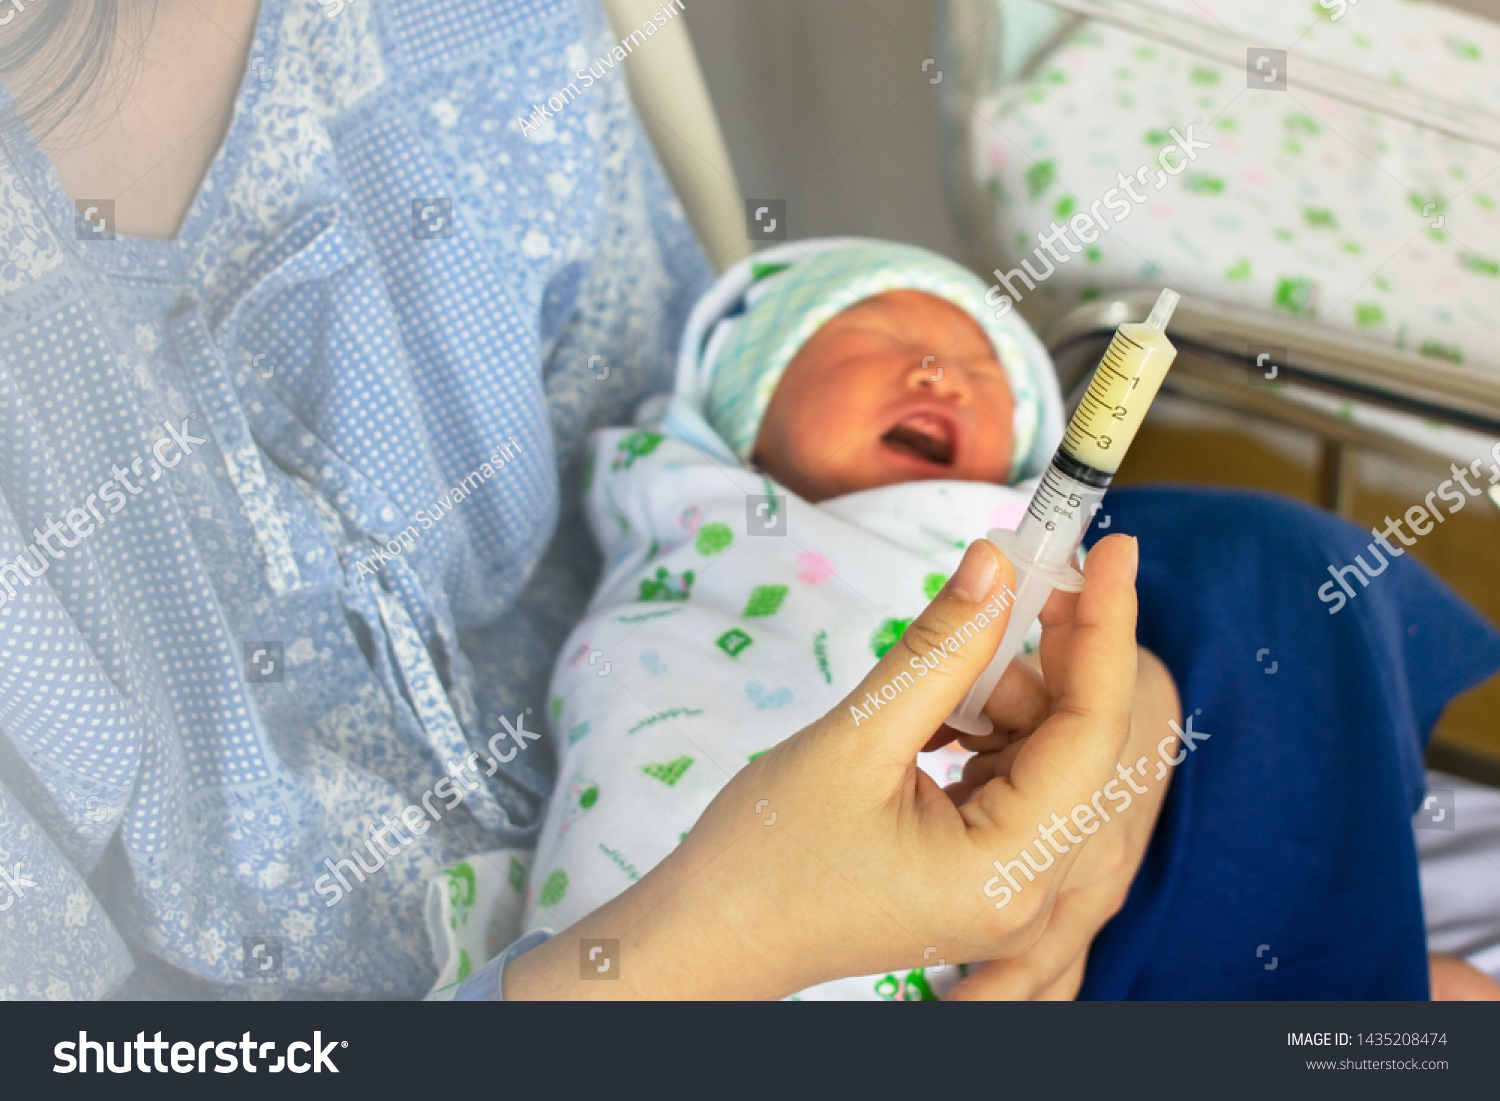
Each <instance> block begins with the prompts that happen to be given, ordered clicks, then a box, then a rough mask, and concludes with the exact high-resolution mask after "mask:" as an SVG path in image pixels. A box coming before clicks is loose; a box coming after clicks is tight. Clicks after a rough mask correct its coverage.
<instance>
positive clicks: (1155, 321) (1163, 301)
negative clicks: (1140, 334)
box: [1146, 289, 1182, 332]
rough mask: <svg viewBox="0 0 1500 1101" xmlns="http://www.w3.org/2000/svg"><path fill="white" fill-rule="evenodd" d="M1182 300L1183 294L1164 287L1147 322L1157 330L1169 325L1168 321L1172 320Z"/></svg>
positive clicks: (1159, 330)
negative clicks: (1174, 311)
mask: <svg viewBox="0 0 1500 1101" xmlns="http://www.w3.org/2000/svg"><path fill="white" fill-rule="evenodd" d="M1180 301H1182V295H1180V294H1178V293H1177V292H1176V291H1174V290H1167V289H1163V290H1162V292H1161V294H1160V295H1159V296H1158V297H1157V299H1156V305H1155V306H1153V307H1152V308H1151V316H1150V317H1148V318H1146V324H1147V325H1148V326H1150V327H1151V328H1153V329H1155V330H1156V331H1157V332H1161V331H1162V330H1163V329H1165V328H1166V327H1167V322H1168V321H1171V320H1172V311H1173V310H1175V309H1177V303H1178V302H1180Z"/></svg>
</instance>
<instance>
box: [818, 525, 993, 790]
mask: <svg viewBox="0 0 1500 1101" xmlns="http://www.w3.org/2000/svg"><path fill="white" fill-rule="evenodd" d="M1014 586H1015V571H1014V570H1013V569H1011V565H1010V562H1009V561H1007V560H1006V558H1005V556H1004V555H1003V554H1001V553H1000V550H999V548H997V547H996V546H995V545H994V544H993V543H991V542H989V541H988V540H986V539H976V540H975V541H974V542H972V543H970V544H969V549H968V550H967V551H965V552H964V557H963V561H962V562H960V563H959V566H958V570H957V571H956V572H955V573H954V574H953V576H952V577H951V578H949V579H948V583H947V584H946V585H944V586H943V589H942V591H941V592H939V593H938V595H937V596H936V597H935V598H934V599H933V601H932V603H931V604H929V605H927V607H926V608H925V609H924V610H923V612H922V614H921V615H919V616H918V617H917V618H916V619H914V620H912V622H911V624H910V625H909V626H908V627H907V628H906V630H905V631H904V632H903V633H902V635H901V637H900V638H899V639H898V640H897V641H896V644H895V645H894V646H892V647H891V648H890V650H888V651H887V652H886V654H885V656H884V657H883V658H881V659H880V661H879V662H878V663H877V664H876V666H875V667H874V668H873V669H871V670H870V672H869V673H868V674H866V676H865V678H864V680H862V681H860V683H859V686H858V687H857V688H855V689H854V691H853V692H851V693H850V694H849V695H848V696H847V697H845V699H844V701H843V703H842V704H840V705H839V707H838V709H837V710H836V711H835V712H833V713H832V714H831V715H830V716H829V722H830V724H831V725H832V726H834V727H835V728H836V729H839V730H840V731H841V734H847V735H848V736H852V737H857V738H858V739H859V740H860V746H861V755H862V757H864V759H866V760H868V761H869V762H870V763H872V764H874V765H875V766H876V767H877V768H881V767H885V766H894V767H899V768H905V767H906V766H908V765H910V764H911V762H912V760H913V758H914V757H915V756H916V754H917V752H918V751H919V750H921V748H922V747H923V746H924V745H925V744H926V743H927V740H928V739H929V738H930V737H931V736H932V733H933V732H934V731H935V730H937V728H938V727H939V726H941V725H942V724H943V721H944V720H945V719H947V717H948V716H949V714H951V713H952V711H953V709H954V708H955V707H957V706H958V704H959V702H960V701H961V700H962V699H963V698H964V694H965V693H966V692H968V690H969V688H970V686H971V685H972V684H973V683H974V681H975V680H977V679H978V677H979V674H980V673H981V672H983V671H984V667H985V666H986V665H987V664H989V661H990V659H991V658H992V657H994V656H995V649H996V647H998V646H999V645H1000V639H1001V637H1002V636H1003V635H1004V634H1005V625H1006V624H1007V623H1008V622H1009V621H1010V611H1009V609H1010V607H1011V605H1012V603H1013V602H1014Z"/></svg>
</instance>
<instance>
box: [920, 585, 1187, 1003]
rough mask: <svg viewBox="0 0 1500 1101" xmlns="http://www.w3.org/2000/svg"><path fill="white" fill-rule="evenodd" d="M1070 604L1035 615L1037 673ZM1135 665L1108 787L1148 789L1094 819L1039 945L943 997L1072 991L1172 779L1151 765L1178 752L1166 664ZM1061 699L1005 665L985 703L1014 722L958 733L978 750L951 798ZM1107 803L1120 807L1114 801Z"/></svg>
mask: <svg viewBox="0 0 1500 1101" xmlns="http://www.w3.org/2000/svg"><path fill="white" fill-rule="evenodd" d="M1076 600H1077V598H1076V597H1074V596H1072V595H1071V594H1067V593H1061V592H1059V593H1056V594H1054V596H1053V599H1052V601H1051V602H1049V604H1048V606H1047V608H1046V609H1045V610H1044V611H1043V612H1042V616H1041V619H1042V626H1043V629H1044V634H1043V636H1042V637H1043V643H1042V649H1041V658H1042V663H1041V668H1043V669H1045V668H1047V667H1048V666H1049V665H1051V666H1052V667H1053V668H1054V669H1055V668H1056V663H1057V661H1058V660H1059V658H1060V657H1061V655H1062V653H1063V652H1064V651H1065V647H1066V642H1065V638H1066V633H1067V631H1068V630H1069V629H1070V624H1071V622H1072V614H1073V605H1074V604H1075V603H1076ZM1034 656H1035V655H1033V657H1034ZM1026 660H1028V661H1029V660H1030V659H1026ZM1136 669H1137V673H1136V688H1135V702H1134V706H1133V708H1132V713H1131V722H1130V739H1129V741H1128V742H1127V744H1126V747H1125V752H1124V754H1123V755H1122V757H1121V764H1119V765H1118V766H1116V768H1117V770H1118V771H1119V772H1124V771H1125V770H1128V774H1127V775H1124V776H1120V775H1117V780H1118V781H1120V783H1119V786H1117V787H1116V789H1115V790H1116V791H1119V792H1122V793H1123V792H1124V791H1126V790H1130V788H1129V784H1128V783H1126V781H1130V780H1133V781H1135V786H1136V787H1145V788H1146V792H1145V794H1141V793H1139V792H1133V793H1132V802H1131V804H1130V805H1129V807H1127V808H1126V809H1125V811H1124V812H1123V813H1115V814H1114V815H1113V817H1112V818H1111V820H1110V821H1108V822H1102V823H1100V825H1099V826H1098V829H1097V832H1096V833H1095V834H1094V835H1093V836H1092V837H1090V838H1089V843H1088V844H1087V845H1086V846H1084V849H1083V851H1082V852H1081V853H1080V854H1079V856H1078V860H1077V862H1076V863H1075V864H1074V865H1073V867H1072V869H1071V870H1069V872H1068V877H1067V880H1066V882H1064V884H1063V887H1062V890H1061V891H1060V892H1059V893H1058V896H1057V902H1056V904H1055V905H1054V906H1053V908H1052V915H1051V917H1050V919H1049V920H1048V922H1047V927H1046V929H1045V930H1043V932H1042V935H1041V936H1040V937H1039V938H1038V939H1037V942H1036V943H1035V944H1034V945H1032V947H1031V948H1030V949H1028V950H1027V951H1026V952H1024V953H1022V954H1021V955H1019V956H1016V957H1013V958H1011V959H1006V960H993V961H991V962H989V963H987V964H984V965H982V966H981V967H979V968H978V969H977V970H975V971H973V972H972V973H971V974H970V975H969V976H968V977H967V978H966V979H964V980H963V981H962V982H960V983H959V984H958V985H957V986H955V987H954V988H953V989H952V990H951V991H949V992H948V994H947V995H946V997H947V998H948V999H949V1000H952V1001H969V1000H979V999H984V1000H993V1001H1026V1000H1033V1001H1061V1000H1068V999H1071V998H1074V997H1077V995H1078V990H1079V987H1080V986H1081V985H1082V983H1083V972H1084V965H1085V964H1086V963H1087V961H1088V950H1089V946H1090V945H1091V944H1092V943H1093V941H1094V937H1095V936H1097V935H1098V932H1099V930H1100V929H1101V928H1103V927H1104V924H1105V923H1106V922H1107V921H1109V919H1110V918H1112V917H1114V915H1115V914H1116V913H1118V912H1119V909H1120V907H1121V906H1123V905H1124V904H1125V898H1126V896H1127V895H1128V894H1129V892H1130V884H1131V883H1132V882H1133V881H1134V879H1135V874H1136V871H1137V869H1138V868H1139V867H1140V863H1141V859H1142V858H1143V857H1144V856H1145V854H1146V848H1147V846H1148V845H1149V844H1150V842H1151V833H1152V830H1153V829H1154V828H1155V825H1156V819H1157V816H1158V815H1159V813H1160V811H1161V805H1162V802H1163V800H1164V799H1165V798H1166V793H1167V787H1168V784H1169V783H1170V780H1171V770H1170V769H1164V770H1161V771H1162V774H1161V775H1160V776H1158V775H1157V771H1158V770H1157V769H1155V768H1154V763H1155V762H1158V761H1161V760H1162V755H1163V754H1165V755H1167V756H1168V757H1171V756H1173V755H1174V754H1175V751H1176V746H1177V737H1176V735H1175V734H1170V733H1168V730H1169V726H1168V722H1169V720H1180V719H1181V717H1182V713H1181V707H1180V705H1179V703H1178V698H1177V687H1176V685H1175V684H1174V683H1173V681H1172V675H1171V673H1169V672H1168V671H1167V668H1166V666H1165V665H1163V664H1162V663H1161V661H1160V660H1159V659H1158V658H1157V657H1156V655H1155V654H1152V653H1151V652H1150V651H1148V650H1145V649H1140V650H1139V656H1138V660H1137V663H1136ZM1058 696H1059V693H1057V692H1056V691H1055V690H1054V691H1051V692H1049V691H1048V689H1047V686H1046V683H1045V682H1044V680H1043V679H1042V677H1041V676H1040V675H1039V674H1038V673H1034V672H1032V671H1031V670H1030V669H1028V668H1027V667H1026V666H1024V665H1022V664H1021V663H1020V662H1017V663H1016V664H1015V665H1013V666H1012V667H1011V668H1010V669H1009V670H1007V672H1006V678H1005V679H1004V680H1003V681H1002V683H1001V684H1000V685H997V686H996V690H995V694H994V695H993V696H992V697H991V700H990V705H989V709H990V710H993V711H995V712H996V713H997V714H1007V715H1011V716H1015V717H1017V718H1018V719H1019V720H1020V728H1019V729H1018V728H1015V727H1012V728H1005V729H1002V728H1000V726H999V725H998V724H997V732H996V733H995V734H993V735H989V736H986V737H983V738H970V737H960V738H959V741H960V743H961V744H962V745H964V747H965V748H968V749H971V750H974V751H975V752H976V756H974V757H972V758H970V760H969V762H968V764H967V768H966V772H965V779H964V780H963V781H962V782H961V783H959V784H951V785H949V787H948V789H947V790H948V792H949V794H950V796H952V797H954V798H963V797H964V795H965V794H966V791H967V789H969V788H971V787H973V786H974V785H975V782H976V780H978V779H986V778H988V777H990V776H993V775H1006V774H1007V773H1008V770H1009V768H1010V765H1011V763H1012V762H1013V761H1014V759H1015V756H1016V754H1017V753H1018V752H1019V750H1020V746H1021V739H1024V738H1025V737H1027V736H1028V735H1029V734H1030V729H1028V728H1026V727H1025V725H1024V720H1025V717H1026V716H1028V715H1041V716H1045V715H1047V714H1050V713H1051V710H1052V708H1053V707H1054V706H1056V701H1057V698H1058ZM1034 725H1035V724H1033V727H1034ZM1109 805H1112V806H1114V807H1115V809H1116V810H1117V811H1118V803H1115V804H1109ZM1075 828H1076V824H1075Z"/></svg>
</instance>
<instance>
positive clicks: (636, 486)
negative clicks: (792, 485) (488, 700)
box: [523, 429, 1030, 1000]
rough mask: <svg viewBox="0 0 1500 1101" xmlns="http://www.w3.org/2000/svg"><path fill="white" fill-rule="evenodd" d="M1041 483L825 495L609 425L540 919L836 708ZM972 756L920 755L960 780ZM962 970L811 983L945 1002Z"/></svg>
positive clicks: (562, 705)
mask: <svg viewBox="0 0 1500 1101" xmlns="http://www.w3.org/2000/svg"><path fill="white" fill-rule="evenodd" d="M1029 489H1030V486H1023V487H1021V488H1019V489H1017V488H1008V487H1004V486H992V485H981V484H976V483H971V482H918V483H910V484H906V485H899V486H889V487H886V488H882V489H876V490H869V491H866V492H862V493H856V494H851V495H849V496H847V497H842V498H839V499H836V500H833V501H828V502H824V503H823V504H820V505H811V504H808V503H806V502H804V501H802V500H800V499H799V498H797V497H795V496H793V495H792V494H790V493H788V492H787V491H786V490H785V489H783V488H781V487H780V486H777V485H775V484H774V483H772V482H770V481H769V480H767V479H766V478H765V477H763V476H762V475H760V474H757V473H755V472H753V471H749V470H743V469H738V468H734V467H727V466H725V465H723V464H722V463H719V462H716V461H714V460H712V459H710V458H708V457H707V456H705V455H703V454H702V453H700V452H699V451H697V450H695V449H694V448H692V447H690V446H688V445H687V444H684V443H681V442H679V441H677V440H675V439H673V438H670V437H665V438H664V437H662V436H660V435H657V434H655V433H651V432H641V431H635V432H632V431H630V430H628V429H607V430H604V431H602V432H600V433H598V435H597V436H596V437H595V439H594V460H593V469H592V475H591V479H590V485H589V487H588V492H587V507H588V516H589V522H590V524H591V526H592V528H593V530H594V533H595V535H596V537H597V538H598V540H599V543H600V546H601V547H602V548H603V551H604V554H605V558H606V567H605V571H604V576H603V580H602V582H601V584H600V586H599V589H598V591H597V592H596V593H595V595H594V599H593V603H592V604H591V606H590V609H589V614H588V615H587V616H586V617H585V619H584V620H583V621H582V622H581V623H580V624H579V625H578V626H577V627H576V628H575V630H574V631H573V633H572V635H571V637H570V638H569V640H568V643H567V645H566V647H565V648H564V650H563V652H562V655H561V657H560V658H559V660H558V663H557V667H556V670H555V671H554V674H553V680H552V700H551V707H550V708H549V716H548V717H549V720H550V722H551V727H552V732H553V736H554V744H556V745H558V746H559V747H560V748H559V752H560V762H559V767H558V787H557V789H556V791H555V794H554V798H553V801H552V804H551V806H550V808H549V811H548V814H547V819H546V822H545V824H544V826H543V829H542V834H541V838H540V842H539V846H538V849H537V852H536V858H535V861H534V863H533V864H532V868H531V876H530V879H529V882H528V884H527V888H526V898H525V915H524V919H523V924H524V927H525V929H526V930H531V929H536V928H549V929H553V930H561V929H563V928H565V927H566V926H568V925H570V924H571V923H573V922H574V921H576V920H578V919H579V918H582V917H583V916H584V915H585V914H587V913H589V912H590V911H592V910H594V909H596V908H597V907H598V906H600V905H601V904H603V903H604V902H606V901H607V900H609V899H610V898H612V897H613V896H614V895H616V894H618V893H619V892H620V891H622V890H624V889H625V888H626V887H628V886H629V885H630V884H631V883H632V882H633V881H635V880H636V879H639V878H640V877H641V876H642V875H643V874H645V872H646V871H647V870H648V869H649V868H651V867H652V866H653V865H655V864H656V863H657V862H658V861H660V860H661V859H662V858H663V857H664V856H666V855H667V854H668V853H669V852H671V850H672V849H673V847H674V846H676V845H677V844H678V843H679V841H680V840H681V838H682V836H683V835H684V834H685V833H686V832H687V831H688V830H689V829H691V828H692V826H693V823H694V822H695V821H697V819H698V816H699V815H700V814H701V813H702V812H703V810H704V808H705V807H707V806H708V803H709V801H710V800H712V799H713V797H714V796H715V795H716V794H717V793H718V792H719V790H720V789H721V788H722V787H723V786H724V785H725V784H726V783H727V782H728V781H729V779H730V777H731V776H733V775H734V773H736V772H737V771H739V769H741V768H743V767H744V766H745V764H746V763H747V762H748V761H750V760H751V759H753V758H754V757H755V756H757V755H758V754H760V753H762V752H764V751H765V750H767V749H769V748H770V747H771V746H773V745H775V744H776V743H777V742H779V741H781V740H782V739H784V738H786V737H788V736H789V735H790V734H792V733H793V732H794V731H796V730H798V729H799V728H801V727H803V726H805V725H806V724H808V723H809V722H811V721H812V720H814V719H816V718H817V717H819V716H820V715H822V714H824V713H825V712H827V711H828V710H829V709H831V708H833V707H834V706H835V705H837V704H838V703H839V702H840V700H841V699H842V698H843V697H844V695H845V694H846V693H847V692H848V691H849V690H850V689H851V688H852V687H853V686H854V685H855V684H857V683H858V682H859V680H860V679H861V678H862V677H863V676H864V674H865V673H866V672H868V671H869V669H870V667H871V666H872V665H873V664H874V663H875V661H876V660H877V658H878V657H879V656H880V655H881V654H883V653H884V652H885V649H886V648H888V647H889V646H890V645H891V643H893V642H894V641H895V640H896V638H897V637H898V636H899V634H900V632H901V631H902V630H903V629H904V628H905V625H906V624H907V623H908V622H910V620H911V619H912V618H913V617H915V616H916V615H917V614H918V612H920V611H921V610H922V608H923V607H925V606H926V604H927V602H928V601H929V600H930V599H931V598H932V596H933V595H934V594H935V593H936V592H937V590H938V588H940V587H941V586H942V584H943V582H944V581H945V580H946V579H947V577H948V575H949V574H950V573H951V572H952V571H953V570H954V569H956V568H957V565H958V560H959V558H960V557H961V554H962V549H963V547H964V546H966V545H967V543H968V542H969V541H970V540H972V539H973V538H975V537H976V536H978V535H981V534H983V532H984V531H985V530H986V529H988V528H991V527H1005V528H1014V527H1015V526H1016V525H1017V523H1019V521H1020V518H1021V515H1022V514H1023V513H1024V511H1025V509H1026V504H1027V501H1028V499H1029V492H1028V491H1029ZM963 756H964V755H963V754H961V753H960V752H958V751H955V750H946V751H941V752H939V753H934V754H925V755H923V759H922V764H923V767H924V768H926V769H927V771H928V772H929V773H930V774H932V775H933V777H934V778H935V779H936V780H937V781H938V782H939V783H947V782H950V781H952V780H954V779H956V778H957V775H958V769H959V767H960V764H961V762H962V760H963ZM773 817H774V808H770V807H767V808H765V818H766V819H767V820H772V819H773ZM771 828H774V824H773V825H772V827H771ZM958 970H959V969H958V967H957V966H954V965H939V964H935V965H934V966H933V967H929V968H928V969H927V971H926V973H924V972H922V971H920V970H919V971H913V972H910V973H901V974H892V975H876V976H871V977H868V978H863V979H848V980H844V981H842V982H839V983H834V984H829V985H827V986H824V987H819V988H817V989H816V990H813V991H807V992H805V993H804V995H803V996H804V997H839V998H870V999H878V998H885V999H887V1000H890V999H893V998H906V999H917V998H922V997H930V996H932V995H933V993H934V992H935V991H940V990H941V989H942V988H944V987H946V986H947V985H948V984H949V983H950V982H951V981H952V980H953V978H954V977H955V976H956V974H957V972H958Z"/></svg>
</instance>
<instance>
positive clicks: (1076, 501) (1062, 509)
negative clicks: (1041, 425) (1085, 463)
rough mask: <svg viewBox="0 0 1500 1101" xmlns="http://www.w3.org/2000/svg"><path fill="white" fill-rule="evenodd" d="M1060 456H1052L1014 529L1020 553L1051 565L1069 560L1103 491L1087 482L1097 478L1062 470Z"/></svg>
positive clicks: (1101, 497) (1059, 564) (1058, 564)
mask: <svg viewBox="0 0 1500 1101" xmlns="http://www.w3.org/2000/svg"><path fill="white" fill-rule="evenodd" d="M1060 459H1062V460H1065V459H1066V456H1062V455H1060V454H1059V455H1056V456H1053V459H1052V463H1051V465H1050V466H1048V467H1047V470H1046V473H1044V474H1043V475H1042V480H1041V482H1040V484H1038V485H1037V487H1036V492H1035V493H1034V494H1032V496H1031V504H1030V505H1029V506H1028V507H1027V509H1026V515H1025V517H1023V518H1022V520H1021V526H1020V527H1019V528H1017V529H1016V549H1017V550H1019V551H1020V552H1021V555H1022V557H1024V558H1025V559H1027V560H1028V561H1030V562H1036V563H1041V564H1043V565H1046V566H1053V567H1058V566H1064V565H1066V564H1069V563H1071V562H1072V561H1073V559H1074V556H1075V555H1076V554H1077V552H1078V547H1079V545H1080V544H1081V543H1082V542H1083V537H1084V535H1085V534H1086V533H1087V532H1088V529H1089V524H1090V523H1092V522H1093V519H1094V513H1095V512H1096V511H1097V509H1095V508H1094V506H1095V505H1097V504H1098V503H1099V502H1100V501H1102V500H1103V499H1104V492H1105V487H1104V486H1103V485H1094V484H1091V482H1093V481H1097V480H1098V479H1090V481H1081V480H1079V479H1078V478H1075V477H1072V476H1070V475H1069V474H1066V473H1064V470H1063V466H1062V465H1060V463H1059V460H1060Z"/></svg>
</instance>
